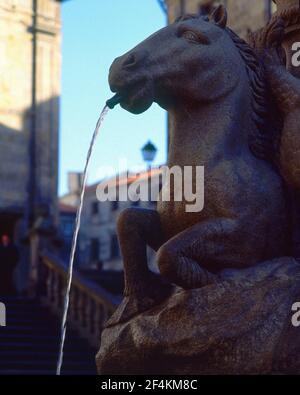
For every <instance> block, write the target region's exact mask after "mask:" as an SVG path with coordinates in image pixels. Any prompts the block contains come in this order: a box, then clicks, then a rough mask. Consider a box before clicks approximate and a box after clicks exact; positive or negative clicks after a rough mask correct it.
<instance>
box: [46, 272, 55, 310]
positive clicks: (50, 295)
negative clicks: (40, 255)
mask: <svg viewBox="0 0 300 395" xmlns="http://www.w3.org/2000/svg"><path fill="white" fill-rule="evenodd" d="M53 283H54V273H53V270H51V269H49V270H48V276H47V303H48V304H49V305H50V306H51V305H52V303H53V299H54V293H53Z"/></svg>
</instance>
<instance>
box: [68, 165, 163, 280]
mask: <svg viewBox="0 0 300 395" xmlns="http://www.w3.org/2000/svg"><path fill="white" fill-rule="evenodd" d="M78 179H80V174H78V177H77V180H78ZM161 182H162V178H161V170H160V169H159V168H157V169H152V170H151V172H150V170H149V171H146V172H143V173H140V174H138V175H133V174H132V175H130V174H124V175H120V176H118V177H116V178H111V179H108V180H105V181H102V182H100V183H97V184H94V185H91V186H89V187H87V189H86V191H85V200H84V206H83V211H82V219H81V228H80V233H79V251H77V262H76V264H77V266H78V267H79V268H81V269H82V270H98V269H100V268H101V269H102V270H103V271H118V272H119V271H122V270H123V263H122V259H121V253H120V248H119V243H118V237H117V225H116V223H117V218H118V216H119V214H120V213H121V211H123V210H124V209H126V208H128V207H140V208H148V209H155V208H156V202H155V201H151V197H150V196H149V195H148V196H147V197H148V198H147V199H143V200H142V199H139V192H138V194H137V195H136V196H135V197H134V200H136V201H133V199H129V198H128V188H129V187H130V186H131V188H134V187H136V188H137V191H141V190H144V191H145V189H146V188H148V189H147V191H149V194H150V193H151V191H153V193H154V194H156V192H157V194H158V191H159V189H160V187H161ZM76 185H78V187H79V184H76V177H75V174H74V173H71V174H69V193H67V194H66V195H64V196H62V197H61V198H60V208H61V209H60V216H61V227H64V225H65V222H66V208H67V209H68V211H69V213H71V214H73V215H74V210H73V211H72V210H71V209H70V208H72V207H73V208H75V207H77V206H78V203H79V200H78V190H77V189H76ZM99 185H100V186H102V187H103V188H106V187H108V186H110V188H112V189H114V187H115V188H116V191H117V195H116V196H117V199H115V200H107V201H99V199H98V197H97V188H98V186H99ZM121 196H123V197H125V196H126V198H120V197H121ZM69 218H70V217H69ZM62 233H64V232H62ZM65 239H66V238H65ZM152 258H153V254H152V253H151V251H150V250H149V260H150V261H151V263H150V265H151V264H152V263H153V262H152ZM152 268H153V267H152Z"/></svg>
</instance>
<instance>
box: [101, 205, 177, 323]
mask: <svg viewBox="0 0 300 395" xmlns="http://www.w3.org/2000/svg"><path fill="white" fill-rule="evenodd" d="M117 230H118V237H119V243H120V248H121V253H122V258H123V265H124V277H125V289H124V300H123V302H122V303H121V305H120V306H119V308H118V309H117V311H116V313H115V314H114V315H113V317H112V319H110V320H109V322H108V324H107V325H106V326H111V325H113V324H116V323H120V322H123V321H127V320H128V319H130V318H131V317H133V316H134V315H136V314H138V313H141V312H143V311H145V310H147V309H149V308H150V307H153V306H154V305H156V304H158V303H159V302H161V301H162V300H163V299H165V298H166V297H167V296H168V295H169V294H170V292H171V289H172V287H171V285H170V284H168V283H166V281H164V280H163V279H162V278H161V276H160V275H157V274H155V273H153V272H152V271H150V270H149V268H148V262H147V245H148V246H149V247H151V248H152V249H153V250H154V251H157V250H158V249H159V247H160V246H161V245H162V244H163V241H164V240H163V234H162V229H161V223H160V217H159V214H158V212H157V211H155V210H146V209H140V208H128V209H126V210H124V211H123V212H122V213H121V214H120V216H119V218H118V223H117Z"/></svg>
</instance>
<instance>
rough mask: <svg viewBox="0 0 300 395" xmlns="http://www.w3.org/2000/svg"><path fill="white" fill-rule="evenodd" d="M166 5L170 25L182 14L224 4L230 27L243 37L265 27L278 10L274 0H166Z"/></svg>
mask: <svg viewBox="0 0 300 395" xmlns="http://www.w3.org/2000/svg"><path fill="white" fill-rule="evenodd" d="M165 3H166V5H167V9H168V20H169V22H170V23H172V22H173V21H174V20H175V19H176V18H178V17H179V16H180V15H182V14H185V13H199V12H200V10H201V7H205V6H206V5H207V4H210V3H214V4H215V5H217V4H224V5H225V6H226V8H227V11H228V25H229V27H231V28H232V29H233V30H234V31H235V32H236V33H237V34H239V35H241V36H242V37H246V35H247V32H248V31H249V30H251V31H255V30H257V29H259V28H261V27H262V26H264V25H265V23H266V22H267V21H268V20H269V19H270V16H271V15H272V12H274V11H275V8H276V7H275V4H274V2H273V1H272V0H251V1H250V0H219V1H209V0H165Z"/></svg>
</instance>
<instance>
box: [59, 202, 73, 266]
mask: <svg viewBox="0 0 300 395" xmlns="http://www.w3.org/2000/svg"><path fill="white" fill-rule="evenodd" d="M76 212H77V208H76V207H74V206H70V205H67V204H64V203H60V204H59V235H60V237H62V239H63V245H62V248H61V254H62V257H63V258H64V260H65V261H67V260H68V258H69V256H70V252H71V246H72V240H73V233H74V228H75V219H76Z"/></svg>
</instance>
